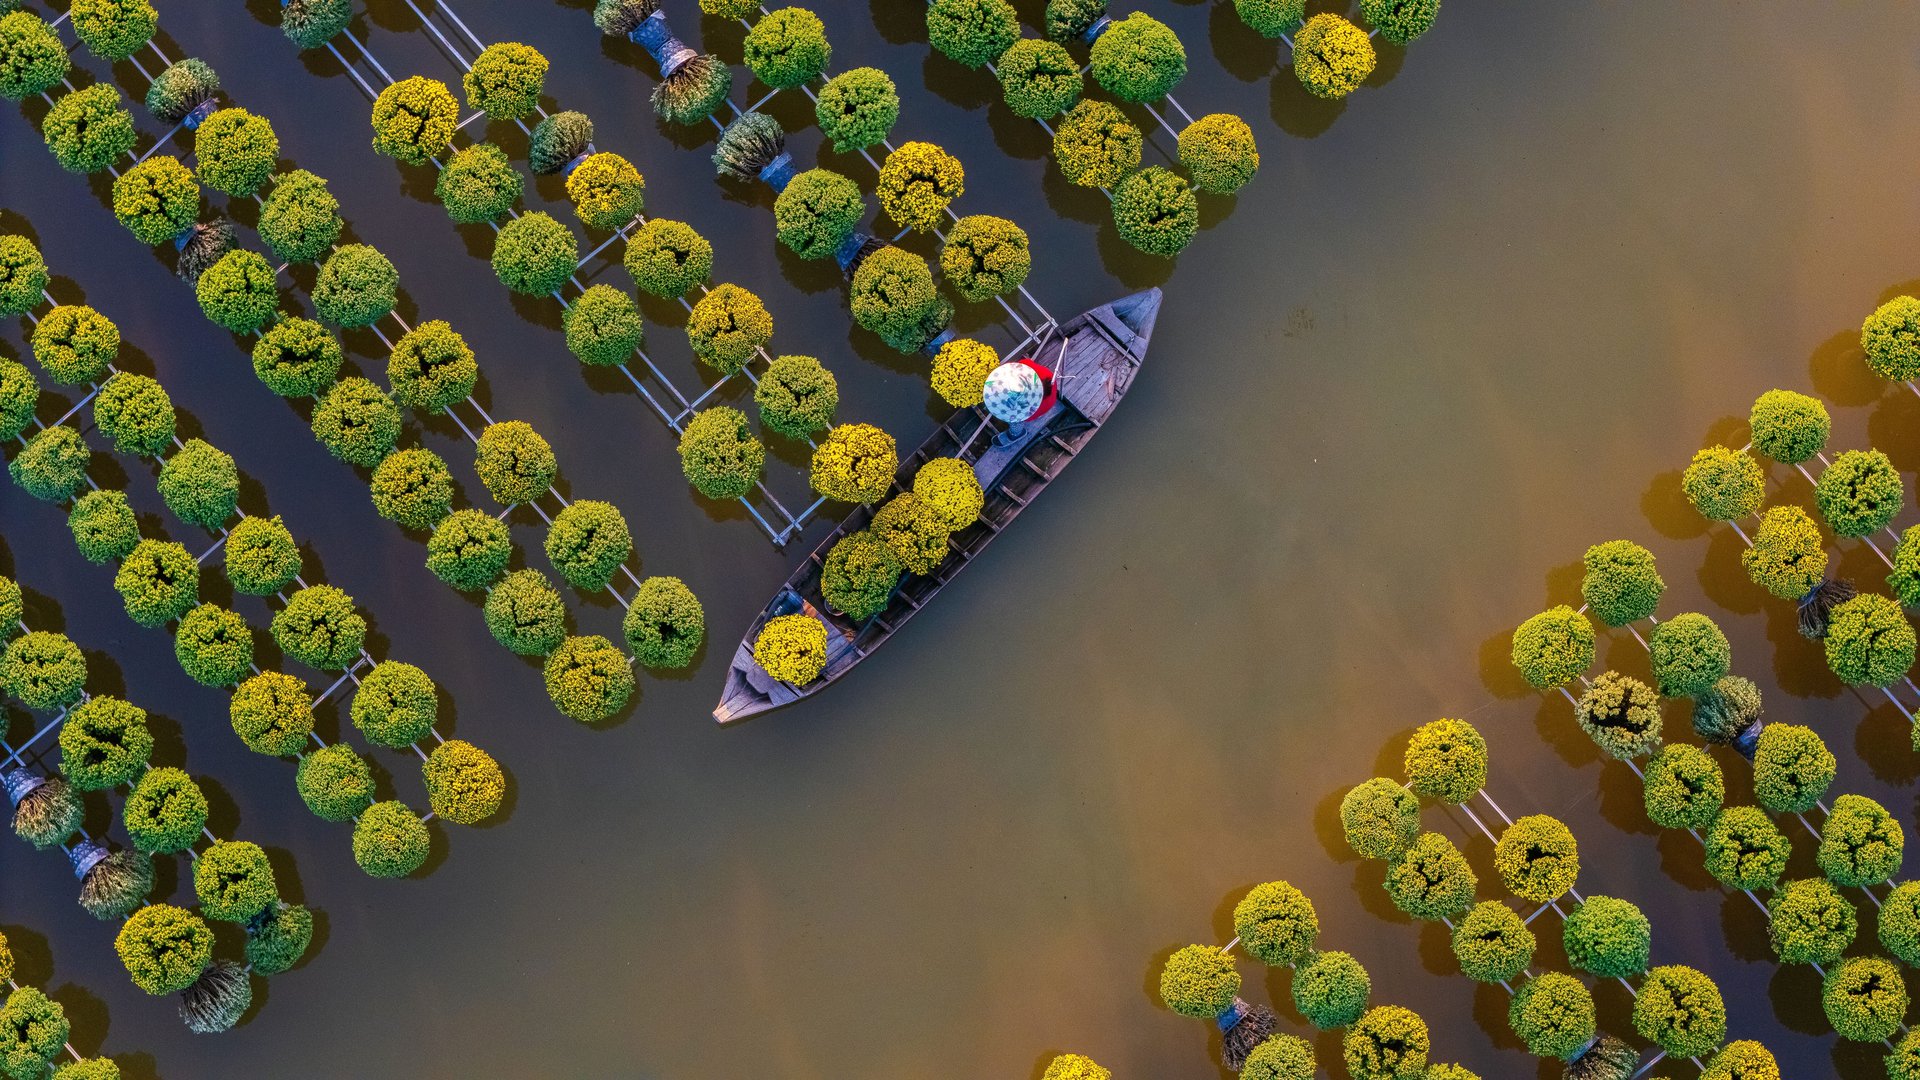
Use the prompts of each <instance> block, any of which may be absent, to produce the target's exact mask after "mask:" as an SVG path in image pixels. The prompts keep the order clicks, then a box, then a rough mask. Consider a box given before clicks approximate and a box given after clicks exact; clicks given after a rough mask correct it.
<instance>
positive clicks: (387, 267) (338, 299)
mask: <svg viewBox="0 0 1920 1080" xmlns="http://www.w3.org/2000/svg"><path fill="white" fill-rule="evenodd" d="M399 290H400V272H399V271H398V270H395V269H394V267H393V261H392V260H391V259H389V258H387V257H386V256H385V255H383V254H381V253H380V251H379V249H377V248H374V247H372V246H370V245H367V244H348V245H346V246H345V247H342V248H339V249H337V250H335V251H334V253H333V254H332V255H329V256H327V261H326V262H325V263H323V264H321V267H320V276H319V277H318V278H316V279H315V280H314V284H313V308H314V311H315V312H316V313H318V314H319V316H320V317H321V318H322V319H325V320H327V321H328V322H330V323H333V324H334V325H336V326H370V325H372V324H374V323H376V322H379V321H380V320H381V319H383V318H385V317H386V315H387V313H388V312H390V311H392V310H393V305H394V304H395V303H396V302H398V300H399Z"/></svg>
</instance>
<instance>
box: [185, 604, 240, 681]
mask: <svg viewBox="0 0 1920 1080" xmlns="http://www.w3.org/2000/svg"><path fill="white" fill-rule="evenodd" d="M173 656H174V659H176V660H178V661H179V662H180V669H181V670H182V671H185V672H186V673H187V677H188V678H190V679H192V680H193V681H194V682H197V683H199V684H200V685H201V686H232V685H233V684H235V683H237V682H239V681H240V680H241V679H242V678H244V677H245V676H246V674H247V669H248V668H249V667H251V666H252V665H253V631H252V630H251V629H250V628H248V626H247V620H246V619H244V618H242V617H241V615H240V614H239V613H238V612H235V611H229V610H227V609H226V608H223V607H221V606H220V605H218V604H201V605H200V606H199V607H196V608H194V609H193V610H192V611H189V612H187V613H186V614H185V615H184V616H181V619H180V627H179V629H178V630H176V631H175V632H174V635H173Z"/></svg>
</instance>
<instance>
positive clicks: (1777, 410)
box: [1747, 390, 1833, 465]
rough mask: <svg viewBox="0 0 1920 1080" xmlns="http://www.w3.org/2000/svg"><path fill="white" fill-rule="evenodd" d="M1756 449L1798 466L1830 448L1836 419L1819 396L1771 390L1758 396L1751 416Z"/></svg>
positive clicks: (1749, 416)
mask: <svg viewBox="0 0 1920 1080" xmlns="http://www.w3.org/2000/svg"><path fill="white" fill-rule="evenodd" d="M1747 422H1748V425H1749V426H1750V427H1751V428H1752V429H1753V448H1754V449H1755V450H1758V451H1760V452H1761V453H1763V454H1765V455H1767V456H1768V457H1770V458H1772V459H1773V460H1775V461H1778V462H1782V463H1784V464H1787V465H1798V464H1800V463H1801V462H1803V461H1806V460H1808V459H1810V458H1812V457H1813V456H1814V455H1815V454H1818V453H1819V452H1820V451H1821V450H1823V449H1825V448H1826V445H1827V436H1828V435H1830V434H1832V432H1833V419H1832V418H1831V417H1829V416H1828V415H1827V407H1826V406H1825V405H1823V404H1821V402H1820V399H1819V398H1815V397H1808V396H1807V395H1805V394H1797V393H1794V392H1793V391H1792V390H1769V391H1767V392H1766V393H1764V394H1761V395H1760V396H1759V397H1757V398H1755V399H1754V402H1753V409H1752V411H1751V412H1749V414H1748V416H1747Z"/></svg>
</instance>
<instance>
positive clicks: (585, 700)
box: [546, 634, 633, 724]
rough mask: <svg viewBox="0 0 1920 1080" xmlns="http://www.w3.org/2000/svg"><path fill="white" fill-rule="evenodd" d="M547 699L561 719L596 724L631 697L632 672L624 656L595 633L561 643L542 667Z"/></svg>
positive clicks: (619, 708)
mask: <svg viewBox="0 0 1920 1080" xmlns="http://www.w3.org/2000/svg"><path fill="white" fill-rule="evenodd" d="M546 679H547V697H549V698H551V699H552V700H553V705H554V708H556V709H559V710H560V714H561V715H562V716H568V717H572V718H573V719H575V720H578V721H580V722H581V723H583V724H592V723H598V722H599V721H601V720H605V719H606V718H607V717H609V716H612V715H613V714H615V713H617V712H619V711H620V710H621V709H622V708H624V707H625V706H626V704H627V700H628V699H629V698H631V697H633V669H632V668H631V667H628V666H627V657H626V654H624V653H622V652H621V651H620V650H619V649H617V648H615V647H614V645H613V642H611V641H608V640H607V639H606V638H603V637H601V636H600V635H598V634H590V635H587V636H584V637H570V638H568V639H567V640H566V641H564V642H561V644H560V647H559V648H557V649H555V650H554V651H553V653H552V655H550V656H548V657H547V664H546Z"/></svg>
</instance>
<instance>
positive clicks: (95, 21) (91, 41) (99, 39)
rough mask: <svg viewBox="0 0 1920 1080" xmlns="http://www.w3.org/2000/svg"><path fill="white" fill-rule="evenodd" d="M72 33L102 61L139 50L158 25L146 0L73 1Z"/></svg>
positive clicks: (151, 7) (158, 21) (158, 16)
mask: <svg viewBox="0 0 1920 1080" xmlns="http://www.w3.org/2000/svg"><path fill="white" fill-rule="evenodd" d="M68 10H69V11H70V12H71V13H72V15H73V33H74V36H75V37H78V38H79V39H80V43H81V44H83V45H85V46H86V47H87V51H88V52H91V53H92V54H93V55H95V56H97V57H99V58H100V59H102V60H125V59H126V58H127V57H129V56H132V55H133V54H134V53H136V52H139V51H140V47H141V46H142V45H145V44H146V43H147V42H148V41H149V40H151V39H152V37H153V31H154V28H155V27H157V26H159V25H160V13H159V12H157V11H155V10H153V5H152V4H150V3H148V2H147V0H74V2H73V4H72V5H71V6H70V7H69V8H68Z"/></svg>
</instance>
